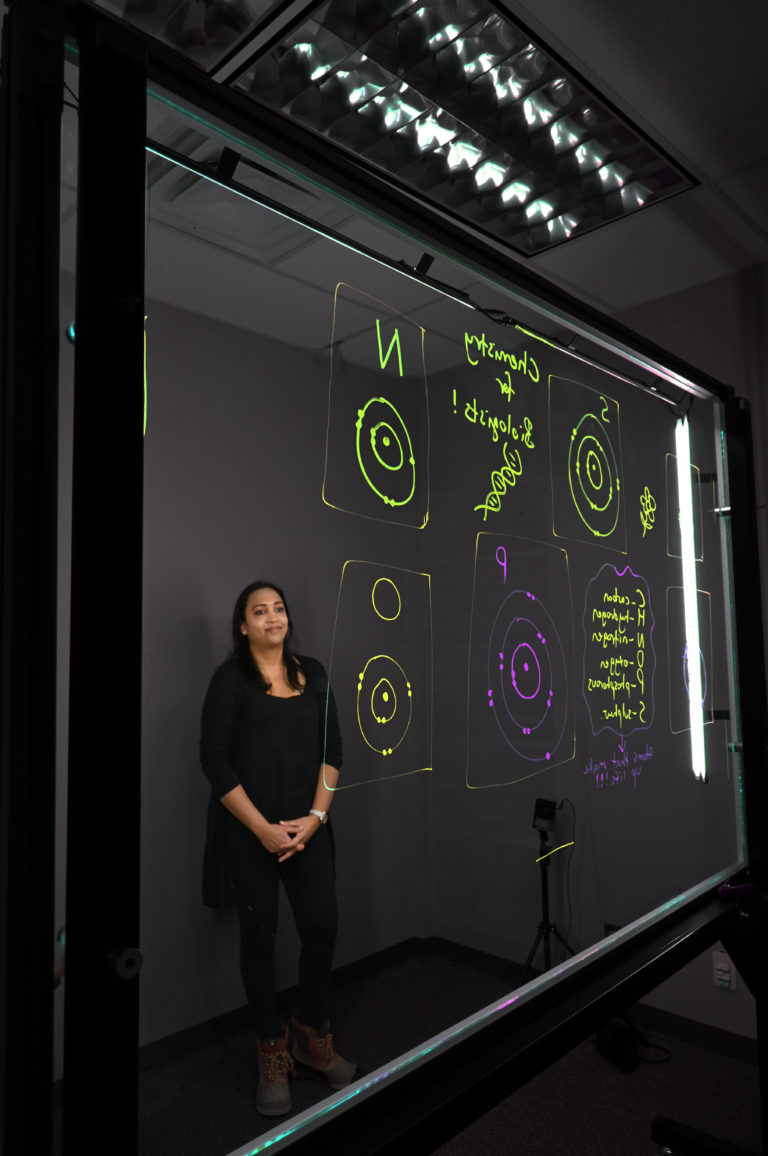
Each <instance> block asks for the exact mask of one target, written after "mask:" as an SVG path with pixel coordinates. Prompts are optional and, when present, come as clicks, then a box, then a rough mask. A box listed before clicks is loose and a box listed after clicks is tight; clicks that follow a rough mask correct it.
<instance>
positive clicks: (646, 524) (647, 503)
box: [640, 486, 656, 537]
mask: <svg viewBox="0 0 768 1156" xmlns="http://www.w3.org/2000/svg"><path fill="white" fill-rule="evenodd" d="M655 517H656V499H655V498H654V496H653V494H652V493H651V491H650V490H649V489H648V487H647V486H646V487H645V489H644V490H643V492H642V494H641V495H640V525H641V526H642V527H643V537H645V531H646V530H652V529H653V522H654V519H655Z"/></svg>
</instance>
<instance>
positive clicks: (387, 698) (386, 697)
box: [383, 690, 389, 702]
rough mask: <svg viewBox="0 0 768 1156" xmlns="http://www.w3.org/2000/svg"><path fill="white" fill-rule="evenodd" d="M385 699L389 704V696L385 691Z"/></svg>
mask: <svg viewBox="0 0 768 1156" xmlns="http://www.w3.org/2000/svg"><path fill="white" fill-rule="evenodd" d="M383 698H384V702H389V694H388V693H387V691H386V690H385V691H384V695H383Z"/></svg>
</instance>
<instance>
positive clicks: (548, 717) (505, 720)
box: [488, 590, 568, 762]
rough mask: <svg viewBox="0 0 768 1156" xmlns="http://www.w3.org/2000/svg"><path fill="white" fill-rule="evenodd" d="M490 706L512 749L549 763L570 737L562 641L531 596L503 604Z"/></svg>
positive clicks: (492, 645)
mask: <svg viewBox="0 0 768 1156" xmlns="http://www.w3.org/2000/svg"><path fill="white" fill-rule="evenodd" d="M488 686H489V690H488V705H489V707H490V708H491V710H492V711H493V712H494V716H495V718H496V722H497V723H498V726H499V729H500V731H501V733H502V735H503V736H504V738H505V740H506V742H507V744H508V745H509V746H510V747H511V748H512V750H513V751H515V753H516V754H518V755H520V756H521V757H522V758H524V759H526V760H527V761H529V762H549V761H550V759H551V758H552V755H553V754H554V753H555V750H556V749H557V747H558V745H559V743H560V741H561V739H562V737H563V733H564V731H565V722H566V715H567V712H568V676H567V671H566V665H565V654H564V652H563V647H562V643H561V642H560V636H559V635H558V633H557V630H556V628H555V624H554V622H553V621H552V618H551V617H550V614H549V612H548V611H547V609H546V608H545V607H544V605H543V604H542V603H541V602H540V601H539V600H538V599H537V598H536V595H535V594H534V593H532V591H530V590H513V591H512V592H511V593H510V594H508V595H507V596H506V597H505V599H504V601H503V602H502V604H501V606H500V608H499V611H498V613H497V615H496V619H495V621H494V624H493V629H492V631H491V638H490V641H489V645H488Z"/></svg>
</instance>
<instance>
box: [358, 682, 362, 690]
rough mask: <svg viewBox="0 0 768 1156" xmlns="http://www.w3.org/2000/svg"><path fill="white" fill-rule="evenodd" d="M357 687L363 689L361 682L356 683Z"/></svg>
mask: <svg viewBox="0 0 768 1156" xmlns="http://www.w3.org/2000/svg"><path fill="white" fill-rule="evenodd" d="M357 689H358V690H362V689H363V684H362V682H358V684H357Z"/></svg>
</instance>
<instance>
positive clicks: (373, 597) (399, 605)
mask: <svg viewBox="0 0 768 1156" xmlns="http://www.w3.org/2000/svg"><path fill="white" fill-rule="evenodd" d="M379 582H389V584H390V586H391V587H392V589H393V590H394V592H395V594H396V595H397V611H396V613H395V614H393V615H392V616H391V617H389V616H388V615H386V614H382V613H381V611H380V610H379V608H378V606H377V605H376V587H377V586H378V584H379ZM371 602H372V603H373V609H374V610H375V611H376V613H377V614H378V616H379V618H383V619H384V621H385V622H394V621H395V619H396V618H397V617H399V614H400V611H401V610H402V608H403V600H402V598H401V597H400V591H399V590H398V588H397V586H395V584H394V582H393V581H392V579H391V578H377V579H376V581H375V582H374V584H373V590H372V591H371Z"/></svg>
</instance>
